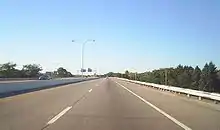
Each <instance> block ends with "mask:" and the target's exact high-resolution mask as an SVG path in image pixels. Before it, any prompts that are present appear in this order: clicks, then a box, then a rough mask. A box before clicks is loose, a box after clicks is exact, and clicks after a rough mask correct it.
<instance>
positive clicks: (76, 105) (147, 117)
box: [0, 79, 220, 130]
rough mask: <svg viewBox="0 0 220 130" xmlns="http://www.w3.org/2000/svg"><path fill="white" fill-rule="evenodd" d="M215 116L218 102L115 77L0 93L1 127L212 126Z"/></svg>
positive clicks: (208, 129)
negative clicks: (10, 94)
mask: <svg viewBox="0 0 220 130" xmlns="http://www.w3.org/2000/svg"><path fill="white" fill-rule="evenodd" d="M116 82H117V83H116ZM219 120H220V107H219V105H216V104H208V103H204V102H201V101H197V100H194V99H188V98H186V97H182V96H177V95H175V94H170V93H168V92H161V91H158V90H154V89H151V88H147V87H144V86H140V85H136V84H133V83H128V82H125V81H120V80H117V79H97V80H92V81H85V82H81V83H75V84H71V85H66V86H63V87H59V88H52V89H47V90H41V91H37V92H33V93H28V94H23V95H19V96H14V97H9V98H4V99H0V129H1V130H73V129H76V130H123V129H125V130H161V129H162V130H164V129H167V130H181V129H187V130H190V129H192V130H218V129H219V128H220V124H219Z"/></svg>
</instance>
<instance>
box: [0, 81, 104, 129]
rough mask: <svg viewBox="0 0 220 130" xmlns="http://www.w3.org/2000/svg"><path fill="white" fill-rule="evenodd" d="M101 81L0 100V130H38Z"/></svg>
mask: <svg viewBox="0 0 220 130" xmlns="http://www.w3.org/2000/svg"><path fill="white" fill-rule="evenodd" d="M101 82H102V79H97V80H91V81H85V82H80V83H74V84H70V85H66V86H63V87H57V88H51V89H45V90H41V91H36V92H32V93H27V94H22V95H17V96H13V97H8V98H3V99H0V130H40V129H41V128H43V127H44V126H45V125H46V123H47V122H48V121H49V119H51V118H52V117H53V116H54V115H56V114H57V113H59V112H60V111H61V110H62V109H64V108H65V107H67V106H69V105H71V104H72V103H74V102H76V101H77V100H78V99H80V98H81V97H82V96H83V95H84V94H86V93H88V91H89V89H91V88H93V87H95V86H96V85H97V84H99V83H101Z"/></svg>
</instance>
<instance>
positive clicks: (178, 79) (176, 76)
mask: <svg viewBox="0 0 220 130" xmlns="http://www.w3.org/2000/svg"><path fill="white" fill-rule="evenodd" d="M106 76H112V77H121V78H127V79H132V80H139V81H143V82H151V83H156V84H164V85H169V86H177V87H182V88H189V89H195V90H201V91H207V92H218V93H220V70H218V69H217V67H216V66H215V64H213V63H212V62H209V63H206V64H205V66H204V67H203V68H202V69H200V68H199V67H198V66H196V67H191V66H183V65H178V66H177V67H175V68H162V69H157V70H153V71H150V72H144V73H132V72H129V71H125V73H123V74H122V73H113V72H109V73H108V74H106Z"/></svg>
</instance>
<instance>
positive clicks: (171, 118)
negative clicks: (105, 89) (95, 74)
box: [115, 81, 192, 130]
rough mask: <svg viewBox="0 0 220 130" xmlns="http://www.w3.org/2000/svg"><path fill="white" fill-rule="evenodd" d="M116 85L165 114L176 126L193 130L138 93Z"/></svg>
mask: <svg viewBox="0 0 220 130" xmlns="http://www.w3.org/2000/svg"><path fill="white" fill-rule="evenodd" d="M115 83H117V84H118V85H119V86H121V87H122V88H124V89H125V90H127V91H128V92H130V93H131V94H133V95H134V96H136V97H138V98H139V99H140V100H141V101H143V102H144V103H146V104H148V105H149V106H151V107H152V108H154V109H155V110H157V111H158V112H159V113H161V114H163V115H164V116H166V117H167V118H168V119H170V120H171V121H173V122H174V123H175V124H177V125H179V126H180V127H182V128H183V129H185V130H192V129H191V128H189V127H188V126H186V125H184V124H183V123H181V122H179V121H178V120H177V119H175V118H174V117H172V116H170V115H169V114H167V113H166V112H164V111H163V110H161V109H160V108H158V107H156V106H155V105H153V104H152V103H150V102H148V101H146V100H145V99H144V98H142V97H141V96H139V95H137V94H136V93H134V92H132V91H131V90H130V89H128V88H126V87H125V86H123V85H121V84H119V83H118V82H116V81H115Z"/></svg>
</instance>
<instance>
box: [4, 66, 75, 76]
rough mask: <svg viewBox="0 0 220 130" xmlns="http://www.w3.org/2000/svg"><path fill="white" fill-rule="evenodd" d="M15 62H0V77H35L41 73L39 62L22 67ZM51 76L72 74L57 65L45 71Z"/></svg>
mask: <svg viewBox="0 0 220 130" xmlns="http://www.w3.org/2000/svg"><path fill="white" fill-rule="evenodd" d="M16 67H17V65H16V64H15V63H11V62H8V63H4V64H0V78H37V77H39V76H40V75H43V73H41V71H42V70H43V69H42V67H41V66H40V65H39V64H27V65H23V67H22V69H17V68H16ZM46 74H47V75H50V76H52V77H72V76H73V75H72V74H71V73H70V72H69V71H67V70H66V69H65V68H63V67H59V68H58V69H57V70H56V71H53V72H46Z"/></svg>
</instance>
